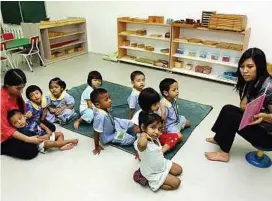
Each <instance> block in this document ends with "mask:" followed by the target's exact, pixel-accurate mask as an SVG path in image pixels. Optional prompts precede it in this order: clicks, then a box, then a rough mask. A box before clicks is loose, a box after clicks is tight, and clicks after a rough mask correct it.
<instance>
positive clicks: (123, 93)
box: [63, 81, 212, 159]
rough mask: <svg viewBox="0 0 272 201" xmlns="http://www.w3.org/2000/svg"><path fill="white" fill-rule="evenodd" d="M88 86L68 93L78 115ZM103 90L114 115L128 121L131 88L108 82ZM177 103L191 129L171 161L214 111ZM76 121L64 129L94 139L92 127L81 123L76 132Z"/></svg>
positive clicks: (128, 148)
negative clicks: (74, 126)
mask: <svg viewBox="0 0 272 201" xmlns="http://www.w3.org/2000/svg"><path fill="white" fill-rule="evenodd" d="M86 86H87V85H86V84H83V85H80V86H78V87H73V88H72V89H70V90H69V91H68V93H69V94H70V95H72V96H73V97H74V98H75V110H76V112H77V113H78V114H79V104H80V97H81V93H82V92H83V90H84V89H85V87H86ZM103 88H105V89H107V90H108V91H109V92H110V96H111V99H112V103H113V107H112V111H113V115H114V116H115V117H119V118H124V119H127V118H128V112H129V108H128V105H127V97H128V96H129V95H130V93H131V88H129V87H125V86H122V85H119V84H114V83H111V82H107V81H103ZM177 103H178V105H179V109H180V111H181V114H182V115H184V116H185V117H186V118H187V119H188V120H189V121H190V122H191V127H190V128H187V129H185V130H183V131H182V133H183V135H184V141H183V142H182V143H179V144H177V146H176V147H175V148H174V149H173V150H171V151H170V152H168V153H166V154H165V157H166V158H168V159H171V158H173V157H174V155H175V154H176V153H177V152H178V150H179V149H180V148H181V147H182V145H183V144H184V143H185V142H186V141H187V140H188V138H189V136H190V135H191V133H192V132H193V130H194V129H195V128H196V127H197V125H199V124H200V123H201V121H202V120H203V119H204V118H205V117H206V116H207V115H208V114H209V112H210V111H211V110H212V106H210V105H203V104H200V103H196V102H192V101H188V100H184V99H178V100H177ZM74 121H75V120H72V121H70V122H69V124H67V125H64V126H63V127H64V128H66V129H69V130H71V131H74V132H76V133H79V134H82V135H85V136H89V137H92V135H93V128H92V125H90V124H86V123H81V124H80V126H79V129H78V130H75V129H74V128H73V124H74ZM112 146H114V147H117V148H119V149H121V150H124V151H126V152H128V153H131V154H134V155H135V153H136V152H135V149H134V147H133V145H131V146H117V145H113V144H112Z"/></svg>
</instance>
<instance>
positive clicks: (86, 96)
mask: <svg viewBox="0 0 272 201" xmlns="http://www.w3.org/2000/svg"><path fill="white" fill-rule="evenodd" d="M87 83H88V86H87V87H86V88H85V90H84V91H83V92H82V94H81V99H80V106H79V111H80V115H81V117H80V118H79V119H77V120H76V121H75V123H74V128H75V129H78V127H79V125H80V123H81V122H82V121H85V122H87V123H89V124H90V123H91V122H92V121H93V117H94V114H93V104H92V102H91V100H90V94H91V93H92V91H93V90H94V89H97V88H99V87H101V85H102V75H101V74H100V73H99V72H98V71H91V72H90V73H89V75H88V79H87Z"/></svg>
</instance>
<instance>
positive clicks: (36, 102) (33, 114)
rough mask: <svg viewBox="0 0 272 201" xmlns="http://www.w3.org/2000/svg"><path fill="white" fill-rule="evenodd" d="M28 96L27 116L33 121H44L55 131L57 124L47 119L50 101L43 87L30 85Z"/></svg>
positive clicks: (27, 90) (27, 91)
mask: <svg viewBox="0 0 272 201" xmlns="http://www.w3.org/2000/svg"><path fill="white" fill-rule="evenodd" d="M26 97H27V99H28V101H27V102H26V115H25V116H26V117H27V118H28V119H32V120H33V121H36V122H41V123H43V124H44V125H46V126H47V127H48V128H49V129H50V130H51V132H55V130H56V126H55V125H54V124H53V123H51V122H49V121H47V120H46V119H45V117H46V113H47V110H46V107H47V105H48V104H47V102H48V101H47V100H46V98H45V96H43V92H42V90H41V88H40V87H38V86H37V85H30V86H29V87H27V89H26Z"/></svg>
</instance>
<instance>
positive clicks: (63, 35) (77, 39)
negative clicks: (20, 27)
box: [40, 18, 88, 64]
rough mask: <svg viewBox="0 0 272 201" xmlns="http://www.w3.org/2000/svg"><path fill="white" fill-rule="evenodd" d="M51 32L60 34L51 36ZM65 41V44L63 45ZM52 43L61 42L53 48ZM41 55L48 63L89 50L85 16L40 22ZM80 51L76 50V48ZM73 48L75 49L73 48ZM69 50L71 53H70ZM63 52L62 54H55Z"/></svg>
mask: <svg viewBox="0 0 272 201" xmlns="http://www.w3.org/2000/svg"><path fill="white" fill-rule="evenodd" d="M50 32H51V33H60V34H59V35H58V34H56V36H51V37H49V35H50ZM62 43H64V45H61V44H62ZM52 44H60V46H59V47H54V48H51V45H52ZM40 47H41V55H42V57H43V59H44V61H45V63H46V64H50V63H54V62H56V61H61V60H64V59H68V58H72V57H74V56H78V55H82V54H86V53H87V52H88V44H87V31H86V21H85V19H84V18H68V19H66V20H60V21H56V22H52V23H50V22H43V23H41V24H40ZM76 47H77V48H80V51H75V48H76ZM72 49H73V50H72ZM68 51H69V52H70V53H68ZM61 52H63V54H62V56H58V57H56V56H53V55H54V54H56V53H61Z"/></svg>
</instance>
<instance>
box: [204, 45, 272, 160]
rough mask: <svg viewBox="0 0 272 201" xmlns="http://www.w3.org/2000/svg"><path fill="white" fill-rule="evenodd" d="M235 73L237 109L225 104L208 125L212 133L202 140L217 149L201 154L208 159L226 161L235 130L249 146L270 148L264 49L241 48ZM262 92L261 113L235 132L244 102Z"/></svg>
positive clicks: (271, 117) (271, 96) (270, 84)
mask: <svg viewBox="0 0 272 201" xmlns="http://www.w3.org/2000/svg"><path fill="white" fill-rule="evenodd" d="M237 76H238V81H237V85H236V90H237V91H238V93H239V96H240V108H239V107H236V106H233V105H225V106H224V107H223V108H222V110H221V112H220V114H219V116H218V118H217V120H216V122H215V124H214V126H213V127H212V131H213V132H214V133H215V136H214V137H213V138H207V139H206V141H208V142H210V143H214V144H217V145H218V146H219V147H220V148H221V150H220V151H217V152H206V153H205V156H206V158H207V159H208V160H212V161H222V162H228V161H229V159H230V154H229V152H230V149H231V147H232V144H233V141H234V138H235V135H236V133H238V134H239V135H240V136H242V137H243V138H244V139H245V140H246V141H248V142H249V143H251V144H252V145H253V146H257V147H262V148H272V114H271V112H272V78H271V77H270V76H269V74H268V71H267V63H266V57H265V54H264V52H263V51H262V50H260V49H258V48H250V49H248V50H247V51H245V52H244V54H243V55H242V57H241V58H240V60H239V63H238V70H237ZM266 89H267V91H266ZM265 91H266V98H265V101H264V103H263V108H262V110H261V112H260V113H259V114H257V115H255V119H254V122H252V123H251V125H249V126H247V127H245V128H244V129H242V130H240V131H238V128H239V125H240V122H241V120H242V116H243V111H244V109H245V107H246V105H247V103H249V102H251V101H252V100H254V99H255V98H257V97H259V96H260V95H262V94H263V93H264V92H265Z"/></svg>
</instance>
